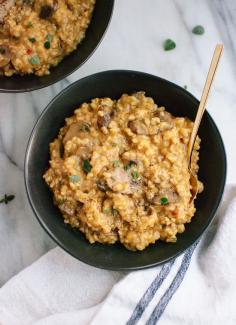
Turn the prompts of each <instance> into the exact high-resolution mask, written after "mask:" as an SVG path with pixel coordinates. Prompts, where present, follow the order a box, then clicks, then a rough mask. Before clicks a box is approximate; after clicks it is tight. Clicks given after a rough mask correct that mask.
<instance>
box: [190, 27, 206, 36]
mask: <svg viewBox="0 0 236 325" xmlns="http://www.w3.org/2000/svg"><path fill="white" fill-rule="evenodd" d="M192 33H193V34H196V35H202V34H204V33H205V29H204V27H203V26H201V25H197V26H195V27H194V28H193V29H192Z"/></svg>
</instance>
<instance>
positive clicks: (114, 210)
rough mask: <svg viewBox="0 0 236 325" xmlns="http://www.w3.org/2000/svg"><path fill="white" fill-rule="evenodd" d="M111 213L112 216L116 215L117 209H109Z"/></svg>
mask: <svg viewBox="0 0 236 325" xmlns="http://www.w3.org/2000/svg"><path fill="white" fill-rule="evenodd" d="M111 213H112V215H113V217H116V216H117V215H118V211H117V210H116V209H115V208H112V209H111Z"/></svg>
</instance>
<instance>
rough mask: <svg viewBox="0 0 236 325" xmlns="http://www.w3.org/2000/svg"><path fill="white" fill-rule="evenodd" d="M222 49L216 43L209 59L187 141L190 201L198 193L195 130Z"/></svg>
mask: <svg viewBox="0 0 236 325" xmlns="http://www.w3.org/2000/svg"><path fill="white" fill-rule="evenodd" d="M222 51H223V45H222V44H218V45H216V48H215V51H214V54H213V57H212V60H211V65H210V68H209V71H208V74H207V79H206V82H205V85H204V88H203V92H202V97H201V100H200V104H199V107H198V111H197V115H196V118H195V121H194V125H193V129H192V133H191V136H190V140H189V143H188V162H189V164H188V169H189V173H190V184H191V187H192V190H191V192H192V197H191V200H190V203H191V202H192V201H193V200H194V199H195V197H196V195H197V193H198V180H197V176H196V174H194V173H193V172H192V170H191V160H192V153H193V147H194V143H195V140H196V136H197V132H198V129H199V126H200V123H201V120H202V116H203V114H204V112H205V109H206V103H207V99H208V96H209V93H210V90H211V86H212V83H213V80H214V78H215V74H216V69H217V67H218V64H219V61H220V57H221V54H222Z"/></svg>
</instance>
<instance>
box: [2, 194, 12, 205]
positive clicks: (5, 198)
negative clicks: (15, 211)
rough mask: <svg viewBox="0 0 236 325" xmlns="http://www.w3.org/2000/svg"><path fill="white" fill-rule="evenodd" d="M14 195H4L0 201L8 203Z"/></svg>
mask: <svg viewBox="0 0 236 325" xmlns="http://www.w3.org/2000/svg"><path fill="white" fill-rule="evenodd" d="M14 198H15V195H7V194H5V195H4V198H3V199H2V200H0V203H5V204H8V203H9V202H10V201H12V200H14Z"/></svg>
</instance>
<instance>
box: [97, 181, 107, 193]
mask: <svg viewBox="0 0 236 325" xmlns="http://www.w3.org/2000/svg"><path fill="white" fill-rule="evenodd" d="M97 187H98V189H99V190H100V191H102V192H107V191H109V187H108V186H107V183H106V182H105V181H103V180H98V181H97Z"/></svg>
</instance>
